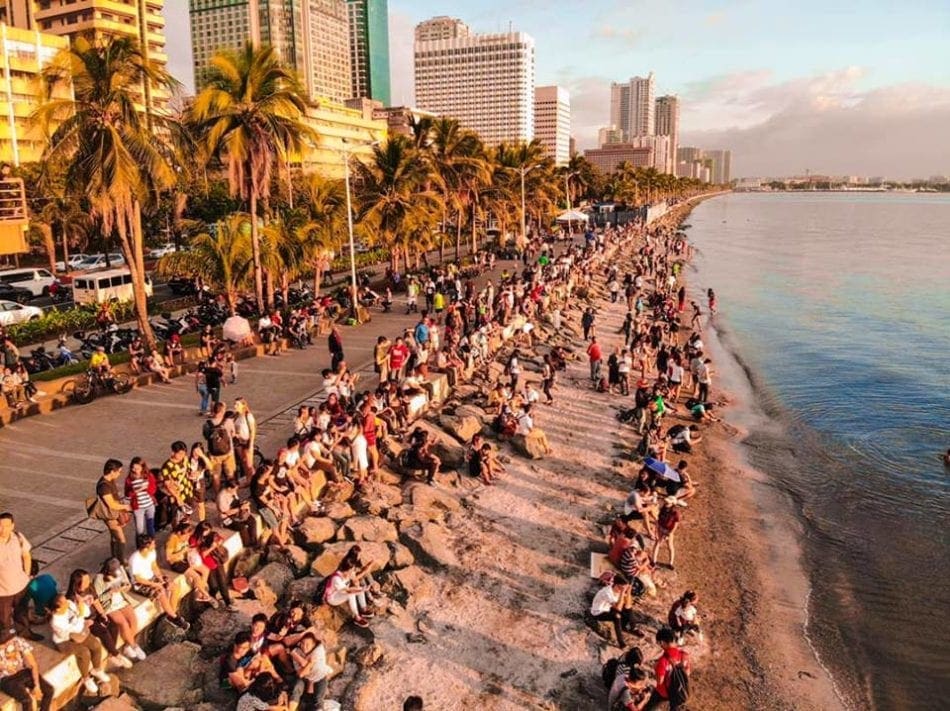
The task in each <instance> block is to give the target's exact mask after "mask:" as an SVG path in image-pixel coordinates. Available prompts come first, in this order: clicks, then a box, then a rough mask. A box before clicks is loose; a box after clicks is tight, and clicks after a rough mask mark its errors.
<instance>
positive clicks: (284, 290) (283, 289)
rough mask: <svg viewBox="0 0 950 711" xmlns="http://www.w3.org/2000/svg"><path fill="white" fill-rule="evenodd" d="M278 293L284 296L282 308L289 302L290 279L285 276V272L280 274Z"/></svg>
mask: <svg viewBox="0 0 950 711" xmlns="http://www.w3.org/2000/svg"><path fill="white" fill-rule="evenodd" d="M280 293H281V294H283V296H284V308H285V309H286V308H287V307H288V305H289V304H290V279H288V278H287V272H281V274H280Z"/></svg>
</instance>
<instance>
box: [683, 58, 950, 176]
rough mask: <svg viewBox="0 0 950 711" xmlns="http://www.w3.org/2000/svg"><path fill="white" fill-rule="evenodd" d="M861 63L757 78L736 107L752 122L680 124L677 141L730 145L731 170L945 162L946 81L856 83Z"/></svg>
mask: <svg viewBox="0 0 950 711" xmlns="http://www.w3.org/2000/svg"><path fill="white" fill-rule="evenodd" d="M863 74H864V73H863V71H862V70H860V69H858V68H854V67H849V68H846V69H843V70H838V71H835V72H829V73H826V74H821V75H815V76H811V77H802V78H799V79H795V80H790V81H787V82H781V83H778V84H774V85H766V86H759V87H755V88H752V89H750V90H749V91H748V92H746V93H745V94H743V95H742V102H744V103H742V104H740V106H741V107H744V108H747V109H749V110H750V111H755V112H757V113H761V112H763V111H766V112H768V115H766V116H765V117H764V118H762V119H761V120H759V121H756V122H753V123H746V124H740V125H732V126H722V127H717V128H714V129H711V130H686V129H685V127H684V131H683V133H682V135H681V138H680V145H684V146H685V145H695V146H699V147H702V148H728V149H731V150H732V165H733V175H734V176H736V177H738V176H782V175H793V174H801V173H804V172H805V170H806V169H809V170H811V171H812V172H813V173H828V174H832V175H865V176H869V175H884V176H886V177H892V178H913V177H926V176H928V175H932V174H937V173H945V172H946V166H947V165H950V132H948V131H947V130H946V127H947V126H950V87H940V86H933V85H927V84H911V83H908V84H900V85H892V86H886V87H880V88H876V89H872V90H869V91H859V90H858V89H857V88H856V87H855V84H856V82H857V81H858V79H860V78H861V77H862V76H863Z"/></svg>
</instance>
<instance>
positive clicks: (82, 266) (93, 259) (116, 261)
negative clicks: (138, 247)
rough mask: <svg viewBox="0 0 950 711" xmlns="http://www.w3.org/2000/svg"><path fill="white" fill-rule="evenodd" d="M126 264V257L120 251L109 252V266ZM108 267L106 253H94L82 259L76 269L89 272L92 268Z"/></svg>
mask: <svg viewBox="0 0 950 711" xmlns="http://www.w3.org/2000/svg"><path fill="white" fill-rule="evenodd" d="M124 265H125V257H123V256H122V255H121V254H119V253H118V252H110V253H109V264H108V266H109V267H121V266H124ZM105 267H106V255H104V254H92V255H90V256H88V257H86V258H85V259H84V260H82V261H81V262H80V263H79V264H78V265H77V266H76V269H78V270H80V271H83V272H87V271H89V270H90V269H104V268H105Z"/></svg>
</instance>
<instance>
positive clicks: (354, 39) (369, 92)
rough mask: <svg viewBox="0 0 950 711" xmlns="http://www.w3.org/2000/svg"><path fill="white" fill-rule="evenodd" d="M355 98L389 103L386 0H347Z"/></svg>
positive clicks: (352, 93) (352, 90) (386, 104)
mask: <svg viewBox="0 0 950 711" xmlns="http://www.w3.org/2000/svg"><path fill="white" fill-rule="evenodd" d="M347 9H348V10H349V17H350V69H351V74H352V78H353V84H352V86H353V88H352V89H351V90H350V95H351V96H352V97H354V98H362V97H368V98H370V99H376V100H377V101H381V102H383V106H389V105H390V103H392V102H391V101H390V94H389V11H388V9H387V4H386V0H347Z"/></svg>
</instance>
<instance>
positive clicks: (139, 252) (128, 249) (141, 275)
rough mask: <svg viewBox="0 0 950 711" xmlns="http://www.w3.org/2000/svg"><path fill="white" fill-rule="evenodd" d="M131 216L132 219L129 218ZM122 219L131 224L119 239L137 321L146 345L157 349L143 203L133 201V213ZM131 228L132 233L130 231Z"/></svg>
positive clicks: (122, 230) (121, 232) (121, 233)
mask: <svg viewBox="0 0 950 711" xmlns="http://www.w3.org/2000/svg"><path fill="white" fill-rule="evenodd" d="M130 217H131V219H129V218H130ZM120 219H122V220H128V222H130V223H131V224H128V223H126V225H123V228H124V229H120V230H119V239H120V243H121V245H122V252H123V256H124V257H125V261H126V264H127V265H128V267H129V273H130V275H131V276H132V297H133V300H134V302H135V321H136V325H138V328H139V332H140V333H141V334H142V340H143V341H145V346H146V347H147V348H149V349H150V350H155V349H156V342H155V334H153V333H152V326H151V324H149V322H148V297H147V296H146V294H145V255H144V250H143V248H142V205H141V204H140V203H139V201H138V200H134V201H133V203H132V214H131V215H122V216H121V217H120ZM130 229H131V233H132V234H131V235H130V234H129V231H130Z"/></svg>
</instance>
